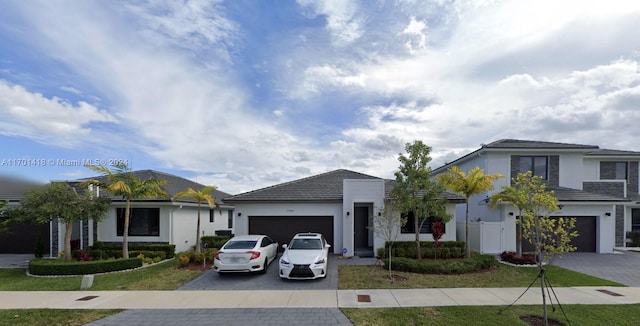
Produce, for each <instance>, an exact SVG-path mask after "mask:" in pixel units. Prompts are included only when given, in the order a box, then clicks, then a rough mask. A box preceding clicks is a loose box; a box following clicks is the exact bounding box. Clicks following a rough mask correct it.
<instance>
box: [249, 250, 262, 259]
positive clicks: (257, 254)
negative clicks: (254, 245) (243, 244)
mask: <svg viewBox="0 0 640 326" xmlns="http://www.w3.org/2000/svg"><path fill="white" fill-rule="evenodd" d="M247 253H248V254H251V258H249V260H254V259H258V257H260V252H259V251H253V250H251V251H247Z"/></svg>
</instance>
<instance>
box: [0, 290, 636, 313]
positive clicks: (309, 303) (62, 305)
mask: <svg viewBox="0 0 640 326" xmlns="http://www.w3.org/2000/svg"><path fill="white" fill-rule="evenodd" d="M554 290H555V293H556V295H557V299H558V300H559V301H560V303H561V304H604V305H611V304H636V303H640V288H638V287H606V286H596V287H567V288H554ZM524 291H525V288H448V289H386V290H309V291H305V290H290V291H289V290H287V291H278V290H273V291H1V292H0V307H2V309H31V308H48V309H212V308H381V307H418V306H480V305H496V306H501V305H508V304H511V303H512V302H513V301H514V300H516V298H518V297H519V296H520V295H521V294H522V293H523V292H524ZM551 295H552V296H553V293H552V294H551ZM552 299H553V302H554V303H555V302H556V298H555V297H552ZM541 303H542V298H541V295H540V290H539V289H536V288H531V289H529V290H528V291H527V292H526V293H525V294H524V295H523V296H522V297H521V298H520V299H519V300H518V301H517V302H516V304H517V305H536V304H541Z"/></svg>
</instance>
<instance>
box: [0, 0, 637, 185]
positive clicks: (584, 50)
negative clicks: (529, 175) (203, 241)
mask: <svg viewBox="0 0 640 326" xmlns="http://www.w3.org/2000/svg"><path fill="white" fill-rule="evenodd" d="M638 30H640V2H638V1H614V2H608V1H469V2H467V1H460V2H456V1H442V0H441V1H410V0H406V1H402V0H396V1H349V0H336V1H313V0H299V1H285V0H282V1H275V0H273V1H242V0H241V1H211V0H203V1H170V0H167V1H44V0H43V1H20V0H15V1H12V0H9V1H3V2H2V3H0V49H1V50H0V144H2V151H1V152H0V153H1V155H0V156H1V157H0V159H2V166H0V173H1V174H9V175H15V176H21V177H27V178H31V179H34V180H40V181H48V180H65V179H75V178H80V177H88V176H92V175H94V173H93V172H92V171H91V170H89V169H87V168H84V167H82V166H74V162H83V160H84V161H85V162H97V163H108V162H114V161H124V162H127V163H128V164H129V165H130V166H131V167H132V168H133V169H135V170H139V169H155V170H160V171H164V172H168V173H173V174H176V175H180V176H183V177H186V178H189V179H193V180H196V181H198V182H200V183H203V184H212V185H216V186H218V188H219V189H220V190H222V191H226V192H229V193H239V192H242V191H247V190H252V189H256V188H260V187H264V186H269V185H273V184H276V183H280V182H285V181H289V180H293V179H297V178H301V177H306V176H309V175H313V174H317V173H322V172H326V171H330V170H334V169H339V168H345V169H351V170H354V171H359V172H363V173H367V174H371V175H375V176H379V177H392V175H393V172H394V171H395V170H396V169H397V167H398V161H397V157H398V154H399V153H401V152H403V150H404V144H405V143H407V142H412V141H413V140H416V139H420V140H422V141H424V142H425V143H426V144H428V145H430V146H432V147H433V153H432V157H433V166H434V167H437V166H439V165H441V164H443V163H444V162H447V161H451V160H453V159H454V158H457V157H459V156H461V155H464V154H466V153H468V152H470V151H472V150H475V149H477V148H478V147H479V146H480V144H482V143H489V142H491V141H494V140H497V139H501V138H520V139H530V140H547V141H560V142H570V143H579V144H592V145H599V146H600V147H602V148H613V149H625V150H636V151H640V142H638V141H637V139H640V137H639V136H640V128H638V121H640V68H639V62H640V37H637V36H638V32H637V31H638Z"/></svg>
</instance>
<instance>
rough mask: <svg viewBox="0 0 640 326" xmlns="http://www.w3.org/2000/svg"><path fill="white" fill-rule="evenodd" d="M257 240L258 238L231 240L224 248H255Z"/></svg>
mask: <svg viewBox="0 0 640 326" xmlns="http://www.w3.org/2000/svg"><path fill="white" fill-rule="evenodd" d="M256 242H257V241H256V240H238V241H230V242H229V243H227V244H226V245H225V246H224V249H253V247H255V246H256Z"/></svg>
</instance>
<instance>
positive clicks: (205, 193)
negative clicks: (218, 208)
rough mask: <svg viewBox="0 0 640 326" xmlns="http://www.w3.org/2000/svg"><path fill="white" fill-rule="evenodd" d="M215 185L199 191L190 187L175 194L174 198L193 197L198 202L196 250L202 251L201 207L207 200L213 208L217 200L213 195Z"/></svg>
mask: <svg viewBox="0 0 640 326" xmlns="http://www.w3.org/2000/svg"><path fill="white" fill-rule="evenodd" d="M216 189H217V188H216V187H215V186H206V187H204V188H202V190H200V191H197V190H194V189H193V188H189V189H187V190H186V191H182V192H179V193H177V194H176V195H175V196H173V200H176V199H180V198H191V199H193V200H195V201H196V202H198V221H197V227H196V248H195V250H196V252H197V253H199V252H200V207H201V205H202V202H206V203H207V204H208V205H209V208H213V207H214V206H215V204H216V203H215V201H214V199H213V197H211V194H210V193H211V192H212V191H214V190H216Z"/></svg>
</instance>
